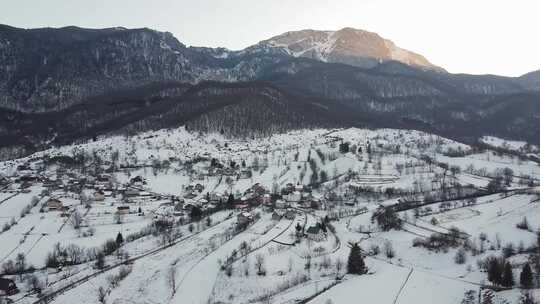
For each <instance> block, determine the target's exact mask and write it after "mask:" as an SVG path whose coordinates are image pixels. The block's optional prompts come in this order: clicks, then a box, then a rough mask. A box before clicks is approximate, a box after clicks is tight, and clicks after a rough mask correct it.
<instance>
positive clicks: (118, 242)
mask: <svg viewBox="0 0 540 304" xmlns="http://www.w3.org/2000/svg"><path fill="white" fill-rule="evenodd" d="M123 243H124V236H123V235H122V233H120V232H118V234H117V235H116V245H117V246H118V247H120V246H121V245H122V244H123Z"/></svg>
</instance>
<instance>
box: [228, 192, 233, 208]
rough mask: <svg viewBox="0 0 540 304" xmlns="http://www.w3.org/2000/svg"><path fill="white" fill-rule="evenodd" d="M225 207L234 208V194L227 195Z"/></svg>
mask: <svg viewBox="0 0 540 304" xmlns="http://www.w3.org/2000/svg"><path fill="white" fill-rule="evenodd" d="M227 208H229V209H233V208H234V195H232V193H231V194H229V197H228V198H227Z"/></svg>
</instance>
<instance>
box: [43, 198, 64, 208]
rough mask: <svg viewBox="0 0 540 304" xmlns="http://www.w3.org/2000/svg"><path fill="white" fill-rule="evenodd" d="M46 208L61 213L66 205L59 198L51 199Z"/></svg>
mask: <svg viewBox="0 0 540 304" xmlns="http://www.w3.org/2000/svg"><path fill="white" fill-rule="evenodd" d="M45 207H47V210H48V211H59V210H62V209H63V207H64V204H63V203H62V201H60V200H59V199H57V198H50V199H48V200H47V201H46V202H45Z"/></svg>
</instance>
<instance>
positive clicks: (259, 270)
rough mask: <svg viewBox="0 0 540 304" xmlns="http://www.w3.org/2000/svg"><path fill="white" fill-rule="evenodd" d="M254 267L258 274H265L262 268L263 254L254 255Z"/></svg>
mask: <svg viewBox="0 0 540 304" xmlns="http://www.w3.org/2000/svg"><path fill="white" fill-rule="evenodd" d="M255 268H257V274H258V275H265V274H266V271H265V270H264V256H263V255H262V254H260V253H259V254H257V255H255Z"/></svg>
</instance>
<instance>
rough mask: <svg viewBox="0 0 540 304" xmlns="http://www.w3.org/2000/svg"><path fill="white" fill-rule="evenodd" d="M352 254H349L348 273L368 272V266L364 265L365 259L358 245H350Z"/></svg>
mask: <svg viewBox="0 0 540 304" xmlns="http://www.w3.org/2000/svg"><path fill="white" fill-rule="evenodd" d="M349 247H350V248H351V252H350V253H349V260H348V261H347V273H351V274H365V273H366V272H367V268H366V264H365V263H364V257H363V256H362V251H361V249H360V246H359V245H358V243H349Z"/></svg>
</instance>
